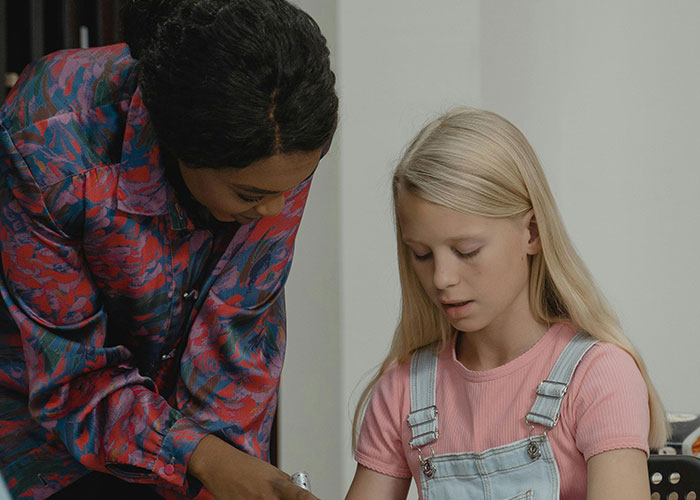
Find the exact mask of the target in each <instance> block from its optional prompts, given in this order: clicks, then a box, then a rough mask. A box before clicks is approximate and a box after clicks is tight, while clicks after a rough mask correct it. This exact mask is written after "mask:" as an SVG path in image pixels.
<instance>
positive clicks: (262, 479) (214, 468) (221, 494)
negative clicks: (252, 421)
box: [187, 434, 318, 500]
mask: <svg viewBox="0 0 700 500" xmlns="http://www.w3.org/2000/svg"><path fill="white" fill-rule="evenodd" d="M187 472H188V474H190V475H192V476H194V477H196V478H197V479H199V480H200V481H201V482H202V484H203V485H204V486H205V487H206V488H207V490H209V491H210V492H211V494H212V495H214V497H215V498H216V499H217V500H318V499H317V498H316V497H315V496H313V495H312V494H311V493H309V492H308V491H306V490H304V489H303V488H299V487H298V486H297V485H295V484H294V483H292V481H291V479H290V478H289V476H288V475H287V474H285V473H284V472H282V471H281V470H279V469H277V468H276V467H273V466H272V465H270V464H268V463H267V462H264V461H263V460H260V459H259V458H255V457H253V456H251V455H248V454H247V453H245V452H242V451H240V450H239V449H237V448H235V447H234V446H231V445H230V444H228V443H226V442H225V441H224V440H222V439H219V438H218V437H216V436H214V435H212V434H210V435H208V436H206V437H205V438H204V439H202V440H201V441H200V442H199V444H198V445H197V447H196V448H195V450H194V452H193V453H192V456H191V457H190V462H189V465H188V467H187Z"/></svg>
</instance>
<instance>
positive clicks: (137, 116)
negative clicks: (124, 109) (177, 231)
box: [117, 88, 175, 215]
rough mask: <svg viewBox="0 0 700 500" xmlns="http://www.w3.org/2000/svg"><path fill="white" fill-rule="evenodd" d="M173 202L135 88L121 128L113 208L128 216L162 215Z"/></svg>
mask: <svg viewBox="0 0 700 500" xmlns="http://www.w3.org/2000/svg"><path fill="white" fill-rule="evenodd" d="M174 201H175V192H174V190H173V188H172V187H171V186H170V184H169V183H168V182H167V180H166V177H165V169H164V166H163V159H162V156H161V154H160V148H159V146H158V143H157V141H156V138H155V134H154V133H153V129H152V127H151V121H150V120H149V117H148V111H147V110H146V107H145V106H144V104H143V100H142V98H141V90H140V89H139V88H137V89H136V92H134V95H133V96H132V98H131V102H130V103H129V110H128V113H127V117H126V125H125V127H124V139H123V142H122V157H121V163H120V165H119V181H118V191H117V207H118V208H119V210H123V211H124V212H128V213H131V214H139V215H164V214H167V213H168V212H170V211H171V210H170V209H171V207H172V206H173V203H174Z"/></svg>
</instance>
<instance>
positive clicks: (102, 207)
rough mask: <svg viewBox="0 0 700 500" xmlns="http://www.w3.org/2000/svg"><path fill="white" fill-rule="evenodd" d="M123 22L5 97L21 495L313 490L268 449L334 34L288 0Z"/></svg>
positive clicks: (156, 4)
mask: <svg viewBox="0 0 700 500" xmlns="http://www.w3.org/2000/svg"><path fill="white" fill-rule="evenodd" d="M124 19H125V26H124V33H125V36H126V40H127V44H118V45H112V46H108V47H98V48H91V49H84V50H67V51H61V52H57V53H54V54H51V55H48V56H46V57H44V58H42V59H40V60H39V61H36V62H35V63H33V64H31V65H30V66H29V67H28V68H27V69H26V70H25V71H24V72H23V73H22V75H21V77H20V80H19V81H18V83H17V84H16V85H15V87H14V88H13V89H12V91H11V93H10V94H9V95H8V97H7V100H6V102H5V103H4V105H3V107H2V108H1V109H0V250H1V251H2V260H1V271H2V274H1V275H0V278H1V279H0V358H1V359H2V361H1V364H0V471H1V472H2V476H3V477H4V479H5V481H6V482H7V485H8V487H9V489H10V490H11V493H12V495H13V496H14V498H37V499H41V498H47V497H52V498H54V499H59V498H72V499H76V498H94V497H96V496H99V497H100V498H102V499H107V498H116V497H119V498H123V497H124V496H125V495H132V496H134V497H136V498H139V499H141V498H147V497H148V496H147V495H151V496H153V497H154V498H157V497H159V496H163V497H166V498H194V497H196V498H212V497H214V498H217V499H249V498H269V499H287V498H290V499H291V498H295V499H311V498H314V497H313V496H312V495H311V494H310V493H308V492H306V491H304V490H302V489H300V488H298V487H296V486H295V485H294V484H293V483H292V482H291V481H290V480H289V477H288V476H287V475H286V474H284V473H283V472H281V471H279V470H278V469H276V468H274V467H272V466H271V465H269V464H268V463H267V461H268V459H269V437H270V430H271V425H272V420H273V417H274V413H275V410H276V405H277V389H278V386H279V376H280V371H281V367H282V361H283V357H284V347H285V311H284V290H283V288H284V283H285V281H286V278H287V275H288V273H289V268H290V265H291V259H292V250H293V244H294V238H295V235H296V232H297V229H298V226H299V222H300V219H301V215H302V211H303V209H304V204H305V201H306V197H307V194H308V190H309V187H310V183H311V177H312V176H313V173H314V171H315V169H316V167H317V164H318V162H319V159H320V158H321V157H322V156H323V155H324V154H325V152H326V151H327V149H328V147H329V145H330V141H331V137H332V135H333V132H334V129H335V125H336V122H337V110H338V99H337V97H336V94H335V90H334V85H335V77H334V75H333V72H332V71H331V69H330V65H329V53H328V49H327V47H326V40H325V38H324V37H323V35H322V34H321V32H320V30H319V28H318V26H317V25H316V23H315V22H314V21H313V20H312V19H311V18H310V17H309V16H308V15H307V14H305V13H304V12H303V11H301V10H299V9H298V8H297V7H294V6H292V5H290V4H289V3H287V2H286V1H285V0H176V1H173V0H169V1H165V0H132V1H131V2H129V3H128V4H127V6H126V10H125V12H124ZM156 492H157V493H156Z"/></svg>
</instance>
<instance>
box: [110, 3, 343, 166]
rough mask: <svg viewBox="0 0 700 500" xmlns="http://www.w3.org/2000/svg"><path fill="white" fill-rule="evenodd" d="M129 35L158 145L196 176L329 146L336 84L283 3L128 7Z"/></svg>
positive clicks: (316, 45)
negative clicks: (200, 170) (203, 169)
mask: <svg viewBox="0 0 700 500" xmlns="http://www.w3.org/2000/svg"><path fill="white" fill-rule="evenodd" d="M122 14H123V19H124V36H125V39H126V42H127V44H128V45H129V48H130V50H131V54H132V56H133V57H134V58H135V59H137V60H138V64H137V68H138V78H139V80H138V81H139V86H140V88H141V92H142V94H143V100H144V104H145V106H146V108H147V109H148V112H149V114H150V117H151V121H152V124H153V128H154V131H155V133H156V136H157V138H158V141H159V143H160V144H161V146H162V147H163V148H165V149H166V150H167V151H168V152H169V153H171V154H172V155H174V156H175V157H176V158H177V159H179V160H182V161H183V162H185V163H187V164H188V165H189V166H192V167H209V168H220V167H245V166H247V165H249V164H250V163H252V162H254V161H255V160H258V159H261V158H266V157H269V156H272V155H275V154H285V153H294V152H307V151H313V150H315V149H318V148H321V147H322V146H324V145H325V144H326V143H327V142H328V141H329V140H330V138H331V136H332V134H333V131H334V129H335V125H336V122H337V115H338V98H337V96H336V93H335V75H334V74H333V72H332V71H331V69H330V60H329V51H328V48H327V45H326V39H325V37H324V36H323V35H322V34H321V31H320V29H319V27H318V25H317V24H316V22H315V21H314V20H313V19H312V18H311V17H310V16H309V15H308V14H306V13H305V12H303V11H302V10H300V9H299V8H297V7H295V6H293V5H291V4H289V3H288V2H286V1H285V0H129V1H128V2H127V3H126V4H125V7H124V11H123V13H122Z"/></svg>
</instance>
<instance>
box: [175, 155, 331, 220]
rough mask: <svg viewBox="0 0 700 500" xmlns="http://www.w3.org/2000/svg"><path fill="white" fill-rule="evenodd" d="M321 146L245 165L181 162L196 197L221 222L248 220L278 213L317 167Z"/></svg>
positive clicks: (182, 169) (185, 179)
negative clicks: (204, 165)
mask: <svg viewBox="0 0 700 500" xmlns="http://www.w3.org/2000/svg"><path fill="white" fill-rule="evenodd" d="M320 158H321V150H320V149H318V150H315V151H311V152H301V153H292V154H278V155H274V156H270V157H269V158H263V159H261V160H257V161H254V162H253V163H251V164H250V165H248V166H247V167H244V168H191V167H188V166H187V165H186V164H185V163H183V162H179V164H180V172H181V173H182V178H183V180H184V181H185V184H186V185H187V188H188V189H189V190H190V193H191V194H192V196H194V198H195V199H196V200H197V201H198V202H199V203H201V204H202V205H204V206H205V207H207V209H209V212H211V214H212V215H213V216H214V217H215V218H216V219H217V220H219V221H221V222H238V223H240V224H247V223H249V222H252V221H253V220H255V219H259V218H260V217H267V216H272V215H277V214H279V213H280V212H281V210H282V207H284V202H285V199H286V195H287V194H289V193H288V192H289V191H290V190H292V189H294V188H295V187H297V186H298V185H299V184H301V183H302V182H303V181H304V180H306V179H307V178H308V177H309V176H311V174H313V173H314V170H316V166H317V165H318V161H319V159H320Z"/></svg>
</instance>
